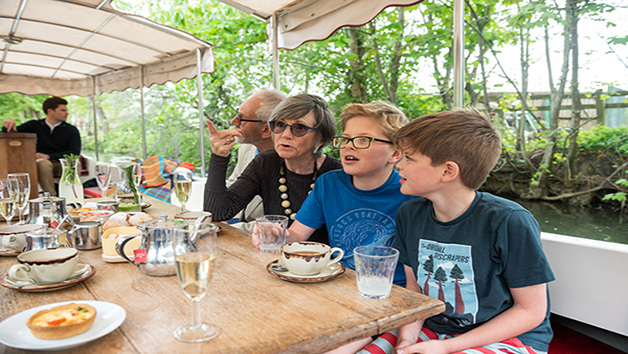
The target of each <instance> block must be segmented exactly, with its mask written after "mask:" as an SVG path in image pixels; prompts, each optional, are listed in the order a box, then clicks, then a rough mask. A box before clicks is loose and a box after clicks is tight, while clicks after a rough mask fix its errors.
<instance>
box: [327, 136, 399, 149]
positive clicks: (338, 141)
mask: <svg viewBox="0 0 628 354" xmlns="http://www.w3.org/2000/svg"><path fill="white" fill-rule="evenodd" d="M373 141H379V142H380V143H386V144H392V143H393V142H392V141H388V140H382V139H377V138H371V137H370V136H354V137H353V138H347V137H345V136H336V137H334V138H333V139H332V144H333V145H334V147H335V148H338V149H344V148H345V147H346V146H347V144H349V142H351V144H353V147H354V148H356V149H368V148H370V147H371V143H372V142H373Z"/></svg>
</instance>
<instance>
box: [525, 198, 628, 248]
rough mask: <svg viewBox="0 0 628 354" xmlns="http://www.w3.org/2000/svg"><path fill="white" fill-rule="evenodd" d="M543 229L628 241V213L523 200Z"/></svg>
mask: <svg viewBox="0 0 628 354" xmlns="http://www.w3.org/2000/svg"><path fill="white" fill-rule="evenodd" d="M516 202H517V203H519V204H521V205H522V206H523V207H525V208H526V209H528V210H529V211H530V212H531V213H532V214H533V215H534V217H535V218H536V220H537V221H538V222H539V225H540V226H541V230H542V231H544V232H551V233H555V234H561V235H568V236H575V237H583V238H588V239H593V240H600V241H608V242H617V243H623V244H628V216H626V215H623V216H622V215H620V214H619V213H617V212H614V211H609V210H604V209H597V208H580V207H574V206H569V205H565V204H563V203H556V202H554V203H552V202H539V201H534V202H530V201H521V200H517V201H516Z"/></svg>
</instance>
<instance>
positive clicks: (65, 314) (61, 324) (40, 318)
mask: <svg viewBox="0 0 628 354" xmlns="http://www.w3.org/2000/svg"><path fill="white" fill-rule="evenodd" d="M95 319H96V309H95V308H93V307H91V306H89V305H85V304H75V303H71V304H65V305H61V306H57V307H53V308H51V309H47V310H43V311H39V312H37V313H36V314H34V315H33V316H31V317H30V318H29V319H28V321H27V322H26V326H27V327H28V329H30V330H31V333H32V334H33V335H34V336H35V337H37V338H41V339H63V338H68V337H72V336H75V335H77V334H81V333H83V332H86V331H87V330H88V329H90V328H91V327H92V325H93V324H94V320H95Z"/></svg>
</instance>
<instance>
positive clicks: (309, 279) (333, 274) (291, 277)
mask: <svg viewBox="0 0 628 354" xmlns="http://www.w3.org/2000/svg"><path fill="white" fill-rule="evenodd" d="M277 264H279V259H275V260H274V261H272V262H270V263H268V265H267V266H266V270H267V271H268V273H270V274H272V275H274V276H276V277H277V278H279V279H282V280H287V281H292V282H295V283H317V282H321V281H327V280H331V279H335V278H338V277H339V276H340V275H342V274H343V273H344V272H345V266H343V265H342V264H340V263H334V264H331V265H328V266H327V267H325V268H324V269H323V271H322V272H320V273H318V274H315V275H297V274H292V273H291V272H290V271H289V270H286V271H285V272H283V271H276V270H274V269H272V266H274V265H277Z"/></svg>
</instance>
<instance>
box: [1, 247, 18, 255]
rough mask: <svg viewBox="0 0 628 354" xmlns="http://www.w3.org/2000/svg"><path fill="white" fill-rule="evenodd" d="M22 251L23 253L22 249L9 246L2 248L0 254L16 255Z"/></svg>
mask: <svg viewBox="0 0 628 354" xmlns="http://www.w3.org/2000/svg"><path fill="white" fill-rule="evenodd" d="M20 253H22V251H20V250H10V249H7V248H0V256H2V257H15V256H17V255H18V254H20Z"/></svg>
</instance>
